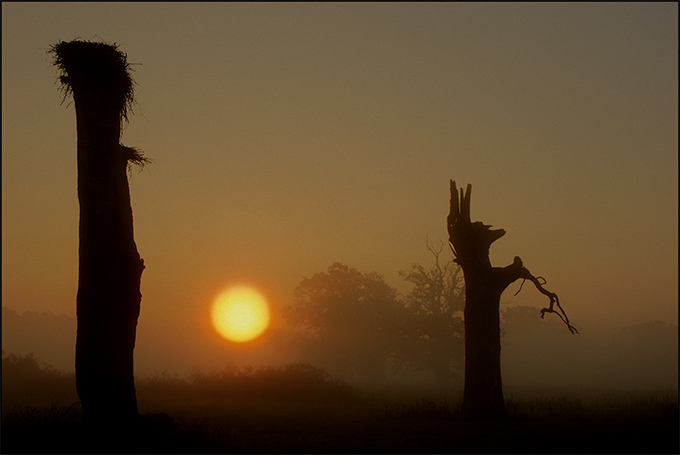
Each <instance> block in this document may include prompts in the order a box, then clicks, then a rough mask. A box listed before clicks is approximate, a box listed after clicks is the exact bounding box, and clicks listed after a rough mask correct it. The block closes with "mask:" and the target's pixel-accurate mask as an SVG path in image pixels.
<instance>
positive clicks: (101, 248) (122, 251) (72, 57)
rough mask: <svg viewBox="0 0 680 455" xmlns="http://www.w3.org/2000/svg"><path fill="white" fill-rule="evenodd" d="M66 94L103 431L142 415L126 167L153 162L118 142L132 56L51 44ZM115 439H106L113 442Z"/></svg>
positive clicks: (80, 304)
mask: <svg viewBox="0 0 680 455" xmlns="http://www.w3.org/2000/svg"><path fill="white" fill-rule="evenodd" d="M50 52H51V53H53V54H54V64H55V65H56V66H57V67H58V68H59V69H60V70H61V77H60V81H61V83H62V89H63V90H64V96H65V97H66V96H68V95H69V94H71V95H72V96H73V100H74V103H75V109H76V123H77V135H78V200H79V203H80V227H79V239H80V246H79V264H78V265H79V274H78V295H77V298H76V303H77V318H78V329H77V338H76V387H77V390H78V395H79V396H80V399H81V402H82V406H83V419H84V422H85V423H87V424H88V425H91V426H92V427H93V428H94V429H97V430H106V431H111V435H116V436H115V437H114V439H119V438H120V437H121V434H120V433H117V432H116V431H115V430H116V429H119V428H127V427H129V426H131V425H132V424H133V423H134V422H135V421H136V419H137V416H138V410H137V399H136V393H135V384H134V373H133V350H134V346H135V335H136V329H137V319H138V317H139V312H140V303H141V297H142V296H141V292H140V280H141V275H142V270H143V269H144V261H143V260H142V259H141V257H140V255H139V253H138V252H137V246H136V244H135V241H134V234H133V225H132V207H131V205H130V191H129V187H128V180H127V173H126V170H127V168H128V165H129V163H130V162H132V163H136V164H142V165H143V164H144V163H146V162H147V161H148V160H147V159H146V158H144V157H143V156H142V154H141V153H140V151H139V150H137V149H135V148H131V147H125V146H123V145H121V144H120V143H119V140H120V136H121V124H122V122H123V121H124V120H127V118H128V113H129V112H131V106H132V103H133V83H134V82H133V80H132V77H131V76H130V70H129V65H128V63H127V60H126V59H127V56H126V55H125V54H124V53H123V52H121V51H120V50H119V49H118V46H117V45H115V44H114V45H109V44H105V43H94V42H88V41H80V40H74V41H71V42H63V41H62V42H59V43H57V44H55V45H53V46H52V47H51V49H50ZM109 442H115V441H113V440H111V441H106V440H102V441H100V443H102V444H108V443H109Z"/></svg>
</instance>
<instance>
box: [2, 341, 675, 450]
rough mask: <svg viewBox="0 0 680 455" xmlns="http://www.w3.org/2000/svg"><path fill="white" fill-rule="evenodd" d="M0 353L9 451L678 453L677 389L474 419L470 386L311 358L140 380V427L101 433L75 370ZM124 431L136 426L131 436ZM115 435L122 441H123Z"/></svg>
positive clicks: (526, 396) (600, 395) (531, 404)
mask: <svg viewBox="0 0 680 455" xmlns="http://www.w3.org/2000/svg"><path fill="white" fill-rule="evenodd" d="M2 360H3V362H2V367H3V368H2V398H3V400H2V433H1V437H0V451H1V452H2V453H122V452H128V453H678V452H679V449H680V448H679V443H678V441H679V434H678V433H679V432H678V393H677V390H671V391H666V392H658V391H656V392H652V391H648V392H643V391H638V392H623V391H619V392H615V391H611V390H610V391H593V390H576V391H574V390H572V391H564V390H562V391H558V390H546V391H539V390H538V389H536V388H531V389H528V390H525V391H523V392H522V391H519V390H516V391H514V393H510V394H509V395H508V396H509V399H508V400H507V406H506V408H507V411H508V418H507V419H505V420H502V421H490V422H484V421H468V420H465V419H463V418H461V416H460V413H459V405H458V404H459V401H460V395H456V394H455V393H450V394H448V395H447V394H440V395H437V396H436V397H435V395H434V394H433V393H429V394H423V391H422V390H415V389H412V390H395V389H380V390H363V391H362V390H358V389H356V388H354V387H350V386H349V385H347V384H345V383H342V382H340V381H337V380H335V379H333V378H332V377H330V375H328V373H326V372H325V371H323V370H320V369H318V368H316V367H313V366H310V365H306V364H292V365H285V366H282V367H263V368H260V369H243V370H238V369H234V368H227V369H225V370H223V371H219V372H212V373H209V374H197V375H194V376H193V377H192V378H190V379H181V378H177V377H171V376H168V375H160V376H157V377H154V378H147V379H141V380H138V381H137V398H138V402H139V408H140V410H141V415H140V419H139V424H138V426H137V428H136V429H135V431H134V433H132V434H128V435H115V436H114V437H113V438H111V439H110V440H103V439H101V438H100V437H93V435H92V433H91V432H89V431H86V430H85V429H84V427H83V422H82V410H81V407H80V404H79V403H78V402H77V401H76V400H77V399H78V398H77V394H76V393H75V376H74V375H73V374H64V373H60V372H58V371H56V370H54V369H53V368H51V367H48V366H43V367H40V366H39V365H38V364H37V361H36V360H35V359H34V358H33V357H31V356H25V357H18V356H14V355H11V354H10V355H5V354H4V353H3V359H2ZM125 436H129V437H128V438H127V440H126V437H125ZM114 444H117V446H114Z"/></svg>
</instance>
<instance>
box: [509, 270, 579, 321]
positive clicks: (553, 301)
mask: <svg viewBox="0 0 680 455" xmlns="http://www.w3.org/2000/svg"><path fill="white" fill-rule="evenodd" d="M520 278H522V284H520V286H519V290H518V291H517V292H516V293H515V295H517V294H519V292H520V291H521V290H522V286H523V285H524V282H525V281H526V280H529V281H531V282H532V283H534V286H536V289H538V291H539V292H540V293H541V294H544V295H547V296H548V298H549V299H550V306H549V307H548V308H543V309H542V310H541V319H543V318H545V313H555V314H556V315H557V316H559V317H560V319H562V322H564V323H565V324H566V325H567V328H568V329H569V331H570V332H571V333H572V334H577V333H579V332H578V330H576V327H574V326H573V325H571V323H570V322H569V317H568V316H567V313H566V312H565V311H564V309H563V308H562V306H561V305H560V299H559V298H558V297H557V294H555V293H554V292H550V291H548V290H547V289H546V288H544V287H543V285H544V284H545V283H546V281H545V278H543V277H540V276H539V277H535V276H533V275H532V274H531V272H529V270H528V269H527V268H526V267H522V271H521V272H520ZM555 305H557V308H558V309H559V311H556V310H555Z"/></svg>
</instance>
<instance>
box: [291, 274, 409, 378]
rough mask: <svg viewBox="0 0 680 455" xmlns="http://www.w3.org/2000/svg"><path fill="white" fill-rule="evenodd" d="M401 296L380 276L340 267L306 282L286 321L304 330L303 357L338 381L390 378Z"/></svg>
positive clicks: (302, 337) (316, 275) (301, 284)
mask: <svg viewBox="0 0 680 455" xmlns="http://www.w3.org/2000/svg"><path fill="white" fill-rule="evenodd" d="M396 299H397V292H396V290H395V289H393V288H392V287H390V286H389V285H387V284H386V283H385V281H384V280H383V278H382V277H381V276H380V275H378V274H377V273H375V272H373V273H367V274H363V273H361V272H359V271H358V270H356V269H354V268H350V267H348V266H346V265H344V264H340V263H337V262H336V263H334V264H332V265H331V266H330V267H329V268H328V271H327V272H325V273H316V274H314V275H313V276H312V277H311V278H307V277H305V278H303V279H302V281H301V282H300V284H299V285H298V286H297V288H296V289H295V292H294V303H293V305H290V306H288V307H286V308H284V311H283V315H284V317H285V318H286V319H287V320H288V321H289V322H290V323H291V324H292V325H293V326H297V327H298V328H300V329H301V332H300V337H299V339H298V344H299V346H300V351H301V352H300V354H301V355H302V356H303V357H304V358H305V359H307V360H309V361H313V362H314V363H316V364H318V365H321V366H322V367H323V368H325V369H327V370H329V371H330V372H331V373H332V374H333V375H334V376H336V377H343V378H345V379H352V380H369V381H377V380H381V379H384V375H385V371H386V359H387V358H388V357H389V355H390V354H391V353H392V351H393V350H394V347H395V345H396V342H397V339H398V337H399V333H398V326H397V323H396V319H397V318H398V317H399V315H400V312H401V311H402V308H401V306H400V305H399V304H398V303H397V300H396Z"/></svg>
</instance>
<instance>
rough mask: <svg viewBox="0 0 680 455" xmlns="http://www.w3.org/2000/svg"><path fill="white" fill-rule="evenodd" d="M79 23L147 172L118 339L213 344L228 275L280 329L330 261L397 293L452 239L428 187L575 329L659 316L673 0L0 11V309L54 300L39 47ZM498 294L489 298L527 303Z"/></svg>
mask: <svg viewBox="0 0 680 455" xmlns="http://www.w3.org/2000/svg"><path fill="white" fill-rule="evenodd" d="M75 38H82V39H85V40H104V41H106V42H115V43H117V44H119V45H120V46H121V49H122V50H123V51H124V52H126V53H127V55H128V61H129V62H131V63H133V64H134V66H133V68H134V74H133V76H134V78H135V80H136V82H137V84H138V85H137V86H136V97H137V103H138V104H137V106H136V109H135V114H136V115H135V116H133V117H131V120H130V122H129V124H127V125H126V127H125V130H124V132H123V138H122V142H123V143H124V144H126V145H129V146H134V147H138V148H141V149H142V150H144V151H145V152H146V154H147V156H149V157H150V158H152V159H153V160H154V161H155V163H154V164H153V165H151V166H149V167H148V168H147V169H145V170H143V171H142V172H141V173H138V172H137V171H136V170H133V172H132V174H131V177H130V187H131V197H132V206H133V211H134V222H135V238H136V241H137V246H138V249H139V251H140V254H141V255H142V257H143V258H144V261H145V264H146V266H147V268H146V270H145V271H144V274H143V276H142V294H143V299H142V314H141V318H140V322H139V331H138V340H139V341H138V349H144V346H150V345H152V344H154V345H155V344H158V345H163V344H164V343H165V342H164V341H163V340H164V338H163V337H164V336H165V337H171V338H172V339H173V342H174V343H176V344H183V345H184V346H185V347H186V349H187V350H190V346H193V345H195V346H197V349H199V348H198V346H213V347H215V349H216V350H218V351H219V349H228V347H224V346H218V345H217V344H215V343H216V342H215V340H214V337H215V335H214V333H212V332H210V329H208V324H209V322H208V320H209V311H208V308H209V305H210V303H211V300H212V299H213V298H214V297H215V296H216V295H217V294H218V293H219V292H220V291H221V290H222V289H223V288H224V287H225V286H227V285H229V284H231V283H235V282H247V283H250V284H252V285H255V286H257V287H258V288H259V289H260V290H261V291H262V292H263V293H265V295H266V296H267V297H268V298H269V300H270V303H271V304H272V306H273V309H274V324H275V325H276V324H279V323H280V322H279V320H278V319H277V318H279V319H280V317H279V316H277V315H278V313H277V311H278V310H277V309H278V308H280V307H281V306H284V305H287V304H289V303H291V298H292V293H293V289H294V288H295V286H296V285H297V284H298V283H299V282H300V280H301V279H302V277H303V276H311V275H312V274H314V273H317V272H323V271H325V270H326V269H327V268H328V266H329V265H330V264H331V263H333V262H342V263H344V264H346V265H348V266H350V267H354V268H357V269H359V270H360V271H362V272H364V273H367V272H372V271H376V272H379V273H381V274H382V275H383V276H384V278H385V280H386V281H387V283H388V284H391V285H392V286H395V287H397V288H398V289H399V290H400V291H402V292H406V291H408V289H409V288H408V287H407V286H406V285H405V283H404V282H403V280H401V279H400V278H399V276H398V271H399V270H401V269H406V268H408V267H409V266H410V265H411V264H412V263H414V262H419V263H422V264H424V265H425V264H429V262H430V260H431V256H430V255H429V253H428V252H427V251H426V250H425V248H424V241H425V238H426V237H429V238H430V239H432V240H434V241H435V242H438V241H439V240H440V239H441V240H443V241H446V240H447V232H446V216H447V214H448V204H449V179H455V180H456V181H457V182H458V184H459V185H466V184H467V183H471V184H472V185H473V195H472V217H473V221H474V220H480V221H483V222H485V223H486V224H492V225H494V227H497V228H504V229H505V230H506V231H507V234H506V236H505V237H504V238H502V239H500V240H499V241H498V242H496V244H494V245H493V246H492V249H491V259H492V263H493V264H494V265H496V266H505V265H508V264H510V263H511V262H512V258H513V257H514V256H516V255H517V256H520V257H521V258H522V259H523V260H524V263H525V265H526V267H527V268H528V269H529V270H531V272H533V273H534V274H535V275H541V276H543V277H545V278H546V279H547V281H548V284H547V286H546V287H547V288H548V289H550V290H552V291H554V292H556V293H557V294H558V295H559V296H560V300H561V303H562V305H563V307H564V308H565V309H566V310H567V312H568V314H569V316H570V318H571V319H572V321H573V322H574V323H575V324H576V325H577V327H580V328H582V330H597V327H598V324H602V323H605V322H607V321H610V322H611V323H612V324H615V325H618V326H622V325H627V324H634V323H637V322H649V321H654V320H657V319H660V320H663V321H666V322H674V323H677V318H678V7H677V3H639V4H630V3H622V4H616V3H606V4H592V3H586V4H582V3H579V4H552V3H550V4H479V3H474V4H469V3H466V4H451V3H447V4H442V3H430V4H428V3H395V4H390V3H369V4H360V3H352V4H342V3H340V4H338V3H332V4H331V3H327V4H285V3H277V4H256V3H225V4H223V3H205V4H201V3H195V2H192V3H172V4H164V3H52V2H50V3H3V4H2V303H3V305H5V306H8V307H9V308H12V309H14V310H17V311H18V312H20V313H21V312H22V311H24V310H34V311H39V312H42V311H48V310H49V311H52V312H54V313H57V314H60V313H66V314H69V315H73V314H74V313H75V295H76V291H77V277H78V270H77V266H78V262H77V260H78V256H77V255H78V216H79V215H78V200H77V194H76V129H75V126H76V124H75V110H74V106H73V104H72V103H71V102H70V99H68V100H67V101H66V102H64V103H63V104H60V103H61V101H62V94H61V93H60V92H59V85H58V83H57V76H58V73H57V69H56V68H55V67H54V66H53V65H52V63H51V57H50V56H48V55H47V54H46V51H47V50H48V48H49V46H50V45H52V44H55V43H57V42H59V41H62V40H63V41H69V40H72V39H75ZM518 285H519V283H517V284H515V285H513V286H511V288H509V289H508V291H507V292H506V294H505V295H504V297H503V304H504V305H534V306H537V307H541V306H543V304H544V303H547V302H546V300H545V299H544V296H542V295H540V294H539V293H538V292H536V291H535V290H534V289H533V288H531V287H529V286H526V287H525V288H524V290H523V291H522V293H520V294H519V295H518V296H516V297H513V294H514V291H515V290H516V289H517V287H518ZM201 349H203V348H201ZM206 349H207V348H206ZM187 352H188V351H187Z"/></svg>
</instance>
